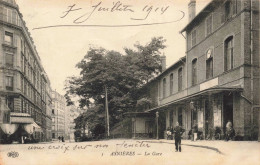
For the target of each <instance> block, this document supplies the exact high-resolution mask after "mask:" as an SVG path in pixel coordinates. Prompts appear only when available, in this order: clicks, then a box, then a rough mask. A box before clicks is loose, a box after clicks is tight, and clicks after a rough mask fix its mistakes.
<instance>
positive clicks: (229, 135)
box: [166, 120, 235, 152]
mask: <svg viewBox="0 0 260 165" xmlns="http://www.w3.org/2000/svg"><path fill="white" fill-rule="evenodd" d="M184 132H185V129H183V128H182V127H181V126H180V124H179V122H177V123H176V126H175V127H174V128H172V127H171V128H170V127H168V128H167V131H166V134H167V139H168V140H169V139H172V138H173V137H174V139H175V152H178V151H179V152H181V139H182V135H183V133H184ZM197 132H198V125H197V124H194V125H193V127H192V130H191V133H192V139H191V140H192V141H195V140H196V139H197V138H198V136H197ZM234 136H235V131H234V129H233V126H232V123H231V121H230V120H229V121H228V122H227V124H226V136H225V140H227V141H228V140H231V139H233V137H234Z"/></svg>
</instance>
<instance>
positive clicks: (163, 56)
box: [161, 54, 166, 72]
mask: <svg viewBox="0 0 260 165" xmlns="http://www.w3.org/2000/svg"><path fill="white" fill-rule="evenodd" d="M161 64H162V72H163V71H165V70H166V56H165V55H164V54H163V55H162V56H161Z"/></svg>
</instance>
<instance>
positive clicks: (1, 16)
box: [0, 6, 4, 20]
mask: <svg viewBox="0 0 260 165" xmlns="http://www.w3.org/2000/svg"><path fill="white" fill-rule="evenodd" d="M3 10H4V8H3V6H0V20H3V12H4V11H3Z"/></svg>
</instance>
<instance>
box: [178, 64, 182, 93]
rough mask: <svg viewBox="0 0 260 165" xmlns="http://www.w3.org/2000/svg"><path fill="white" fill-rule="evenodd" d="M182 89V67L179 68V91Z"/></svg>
mask: <svg viewBox="0 0 260 165" xmlns="http://www.w3.org/2000/svg"><path fill="white" fill-rule="evenodd" d="M181 90H182V68H180V69H179V70H178V91H181Z"/></svg>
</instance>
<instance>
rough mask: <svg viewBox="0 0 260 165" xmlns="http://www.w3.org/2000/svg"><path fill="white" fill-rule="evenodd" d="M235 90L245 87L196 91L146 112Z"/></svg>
mask: <svg viewBox="0 0 260 165" xmlns="http://www.w3.org/2000/svg"><path fill="white" fill-rule="evenodd" d="M235 91H237V92H241V91H243V88H241V87H216V88H209V89H206V90H203V91H200V92H197V93H194V94H192V95H188V96H184V97H182V98H180V99H176V100H173V101H171V102H168V103H166V104H163V105H160V106H157V107H154V108H152V109H149V110H147V111H146V112H152V111H155V110H158V109H161V108H165V107H167V106H169V105H173V104H178V103H180V102H182V101H185V100H188V99H193V98H195V97H198V96H205V95H210V94H217V93H220V92H235Z"/></svg>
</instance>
